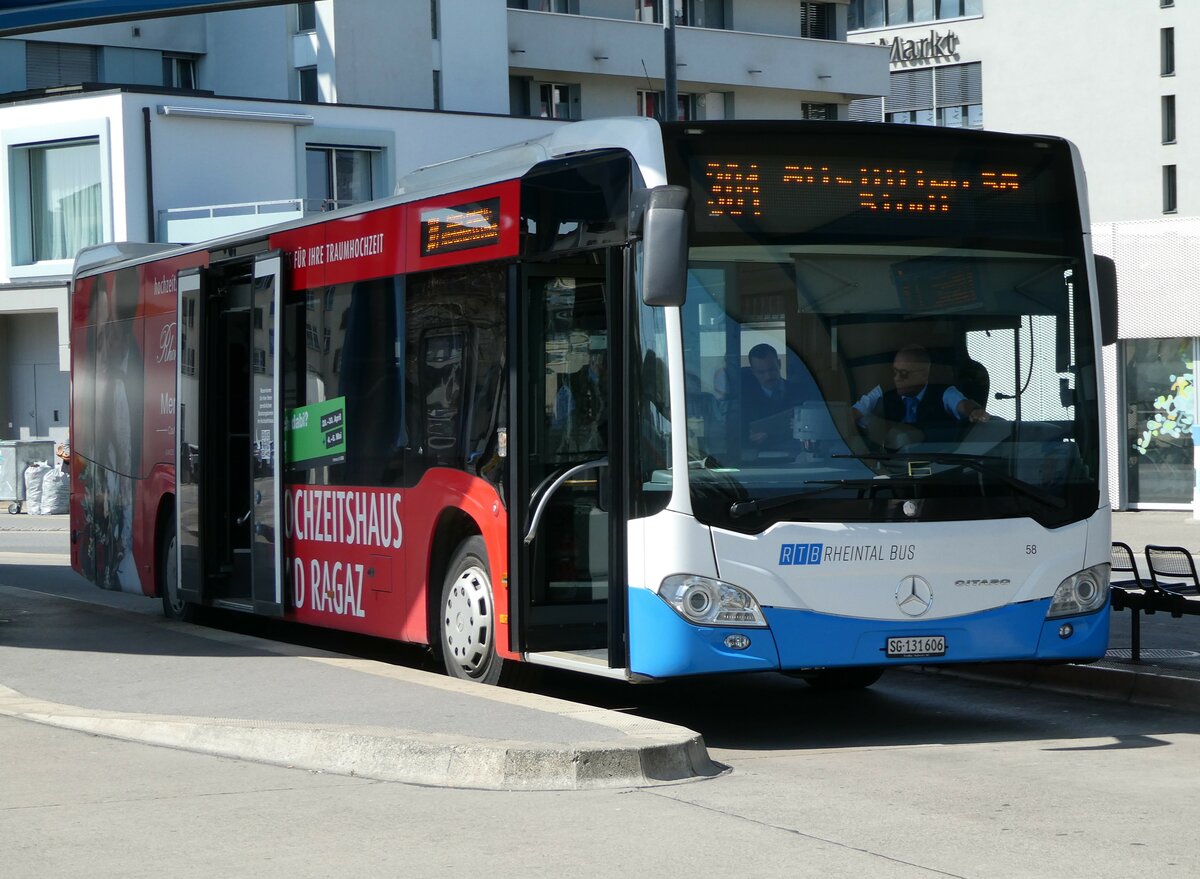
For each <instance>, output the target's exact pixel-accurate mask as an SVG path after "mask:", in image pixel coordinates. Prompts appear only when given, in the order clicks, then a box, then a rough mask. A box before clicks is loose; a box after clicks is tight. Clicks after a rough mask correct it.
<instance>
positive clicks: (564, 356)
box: [529, 277, 609, 605]
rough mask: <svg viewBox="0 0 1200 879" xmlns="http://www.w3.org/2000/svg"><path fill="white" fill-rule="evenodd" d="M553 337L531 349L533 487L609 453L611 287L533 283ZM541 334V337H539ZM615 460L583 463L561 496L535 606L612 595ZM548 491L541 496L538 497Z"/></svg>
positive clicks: (591, 282) (543, 541)
mask: <svg viewBox="0 0 1200 879" xmlns="http://www.w3.org/2000/svg"><path fill="white" fill-rule="evenodd" d="M531 287H532V290H531V293H532V295H533V301H534V302H535V303H536V305H534V306H533V309H534V314H535V315H536V318H535V319H538V320H540V322H541V323H542V329H543V330H544V334H542V335H541V339H542V340H544V341H542V342H540V350H535V351H533V352H531V367H532V370H531V371H532V373H533V374H532V376H531V378H532V380H533V383H534V398H533V399H534V400H537V401H538V402H539V403H540V406H537V405H535V406H533V407H531V408H533V409H534V410H535V411H534V412H533V413H531V417H532V418H533V420H534V424H533V425H532V427H533V431H534V433H535V439H534V443H533V449H532V452H533V454H532V462H531V470H530V479H529V484H530V486H531V487H537V486H541V485H543V483H546V482H547V481H549V480H553V479H554V478H555V477H557V476H559V475H561V474H563V473H564V472H565V471H567V470H568V469H569V468H571V467H572V466H575V465H577V464H581V463H585V462H590V461H599V460H602V459H605V458H606V456H607V454H608V412H609V400H608V393H609V391H608V358H609V347H608V338H609V335H608V322H607V317H606V311H605V303H604V285H603V283H602V282H601V281H600V280H598V279H589V278H579V277H555V278H536V279H534V280H533V281H532V282H531ZM535 338H537V334H535ZM607 482H608V471H607V468H606V467H595V468H590V469H586V470H583V471H581V472H579V473H577V474H575V475H574V476H572V477H571V478H570V479H568V480H567V481H566V482H565V483H564V484H563V485H562V486H561V487H560V488H559V489H558V490H557V491H556V492H555V493H554V494H553V495H552V497H551V499H550V502H549V504H548V506H547V508H546V509H545V511H544V512H543V514H542V518H541V522H540V525H539V528H538V536H537V541H536V543H537V544H538V546H537V547H536V548H535V556H534V559H535V561H534V570H535V576H534V580H535V583H536V584H537V585H536V586H535V587H534V590H533V593H532V596H531V598H532V603H533V604H534V605H539V604H541V605H556V604H586V603H594V602H602V601H604V600H605V599H606V598H607V597H608V562H609V513H608V504H607V503H606V497H605V496H606V493H607V491H606V489H607ZM544 491H545V489H544V488H543V491H542V492H538V493H537V494H535V496H534V498H533V502H534V503H535V504H536V503H538V502H539V501H540V500H541V498H542V496H543V492H544Z"/></svg>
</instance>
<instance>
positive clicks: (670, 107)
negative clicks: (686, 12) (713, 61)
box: [663, 0, 679, 122]
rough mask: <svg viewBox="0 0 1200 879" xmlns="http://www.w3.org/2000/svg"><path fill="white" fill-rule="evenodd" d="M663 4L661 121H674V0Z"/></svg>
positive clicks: (676, 93) (676, 103)
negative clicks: (663, 93)
mask: <svg viewBox="0 0 1200 879" xmlns="http://www.w3.org/2000/svg"><path fill="white" fill-rule="evenodd" d="M663 6H664V7H665V8H664V11H663V19H664V21H663V67H664V68H665V70H664V71H663V79H664V80H665V82H666V94H665V95H664V100H663V102H664V103H665V104H666V105H667V106H666V107H665V108H664V109H663V121H664V122H675V121H677V120H678V119H679V85H678V83H677V82H676V71H675V0H665V2H664V3H663Z"/></svg>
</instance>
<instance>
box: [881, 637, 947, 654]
mask: <svg viewBox="0 0 1200 879" xmlns="http://www.w3.org/2000/svg"><path fill="white" fill-rule="evenodd" d="M887 655H888V656H889V657H892V656H894V657H902V656H909V657H915V656H945V655H946V636H945V635H921V636H919V637H916V638H888V639H887Z"/></svg>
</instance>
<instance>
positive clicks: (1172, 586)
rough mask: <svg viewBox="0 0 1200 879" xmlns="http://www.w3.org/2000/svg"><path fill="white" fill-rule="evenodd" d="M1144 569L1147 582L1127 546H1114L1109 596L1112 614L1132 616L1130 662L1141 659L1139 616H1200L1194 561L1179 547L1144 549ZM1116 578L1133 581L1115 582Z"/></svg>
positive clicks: (1199, 581)
mask: <svg viewBox="0 0 1200 879" xmlns="http://www.w3.org/2000/svg"><path fill="white" fill-rule="evenodd" d="M1145 556H1146V568H1147V571H1148V572H1149V576H1150V581H1149V582H1146V580H1144V579H1143V578H1142V575H1141V572H1140V571H1138V565H1137V559H1136V558H1135V557H1134V554H1133V550H1132V549H1131V548H1130V547H1129V545H1128V544H1125V543H1120V542H1117V541H1114V542H1113V545H1112V559H1111V561H1112V573H1113V575H1114V576H1113V579H1112V580H1111V582H1110V594H1111V603H1112V608H1113V610H1128V611H1129V612H1130V613H1131V614H1132V629H1131V632H1130V648H1131V649H1130V658H1131V659H1133V661H1134V662H1137V661H1139V660H1140V659H1141V651H1142V645H1141V624H1140V617H1139V614H1142V613H1145V614H1152V613H1156V612H1158V611H1162V612H1164V613H1169V614H1170V615H1171V616H1173V617H1176V618H1179V617H1182V616H1183V615H1184V614H1188V615H1197V616H1200V576H1198V575H1197V573H1196V561H1195V559H1193V558H1192V554H1191V553H1190V552H1189V551H1188V550H1187V549H1186V548H1184V547H1182V546H1159V545H1156V544H1150V545H1148V546H1147V547H1146V551H1145ZM1117 574H1132V575H1133V576H1132V577H1126V578H1122V579H1116V575H1117Z"/></svg>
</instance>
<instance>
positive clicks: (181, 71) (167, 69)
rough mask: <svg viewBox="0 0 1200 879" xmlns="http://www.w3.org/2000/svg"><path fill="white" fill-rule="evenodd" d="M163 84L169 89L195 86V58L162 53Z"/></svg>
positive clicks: (192, 87)
mask: <svg viewBox="0 0 1200 879" xmlns="http://www.w3.org/2000/svg"><path fill="white" fill-rule="evenodd" d="M162 61H163V85H164V86H166V87H167V88H169V89H194V88H195V87H196V59H195V58H189V57H186V56H183V55H163V59H162Z"/></svg>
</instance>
